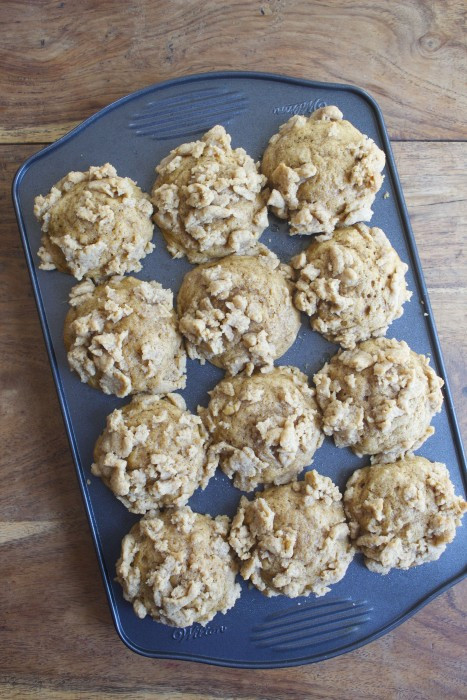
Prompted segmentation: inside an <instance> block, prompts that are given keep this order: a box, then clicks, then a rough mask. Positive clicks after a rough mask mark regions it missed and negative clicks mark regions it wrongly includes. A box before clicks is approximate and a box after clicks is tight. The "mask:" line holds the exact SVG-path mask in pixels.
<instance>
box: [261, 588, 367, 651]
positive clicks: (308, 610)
mask: <svg viewBox="0 0 467 700" xmlns="http://www.w3.org/2000/svg"><path fill="white" fill-rule="evenodd" d="M372 610H373V608H372V607H370V606H369V605H368V604H367V602H366V601H357V602H354V601H352V600H351V599H350V598H343V599H338V600H330V601H322V602H321V601H317V602H314V603H308V604H305V605H300V606H298V607H296V608H294V609H293V610H290V609H289V610H287V609H285V610H284V611H282V612H277V613H274V614H272V615H268V616H267V617H266V618H265V620H264V622H262V623H261V624H259V625H255V627H253V629H252V631H251V635H250V641H251V642H253V644H255V646H258V647H267V648H269V649H273V650H275V651H286V650H292V649H301V648H303V647H309V646H313V645H315V644H322V643H323V642H330V641H332V640H334V639H336V640H340V639H341V638H342V637H346V636H347V635H349V634H351V633H352V632H355V631H356V630H357V629H358V628H359V627H361V626H362V625H364V624H365V623H366V622H368V621H369V620H370V619H371V612H372Z"/></svg>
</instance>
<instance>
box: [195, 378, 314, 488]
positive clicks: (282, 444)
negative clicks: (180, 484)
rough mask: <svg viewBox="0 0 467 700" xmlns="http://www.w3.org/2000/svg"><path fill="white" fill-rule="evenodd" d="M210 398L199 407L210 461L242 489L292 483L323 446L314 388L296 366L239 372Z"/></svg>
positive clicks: (219, 386) (223, 381) (225, 381)
mask: <svg viewBox="0 0 467 700" xmlns="http://www.w3.org/2000/svg"><path fill="white" fill-rule="evenodd" d="M210 396H211V400H210V402H209V405H208V407H207V408H199V409H198V412H199V414H200V416H201V418H202V420H203V423H204V425H205V426H206V428H207V430H208V432H209V434H210V441H211V442H210V448H209V461H210V463H212V464H213V468H215V467H217V465H218V464H220V467H221V469H222V470H223V471H224V472H225V474H227V476H228V477H230V478H232V479H233V483H234V486H236V487H237V488H239V489H242V490H243V491H251V490H252V489H254V488H256V486H258V485H259V484H285V483H287V482H288V481H291V480H292V479H294V478H295V477H296V476H297V474H299V473H300V472H301V471H302V469H303V468H304V467H306V466H308V465H309V464H311V462H312V458H313V455H314V453H315V451H316V450H317V449H318V447H319V446H320V445H321V444H322V442H323V437H324V436H323V433H322V432H321V426H320V418H319V415H318V409H317V405H316V402H315V398H314V390H313V389H311V388H310V387H309V386H308V382H307V378H306V376H305V375H304V374H302V372H300V371H299V370H298V369H297V368H296V367H275V368H274V369H273V370H272V371H271V372H269V373H268V374H253V375H252V376H250V377H248V376H246V375H244V374H238V375H237V376H236V377H231V378H228V379H224V380H222V381H221V382H219V384H217V386H216V387H215V388H214V389H213V390H212V391H211V392H210Z"/></svg>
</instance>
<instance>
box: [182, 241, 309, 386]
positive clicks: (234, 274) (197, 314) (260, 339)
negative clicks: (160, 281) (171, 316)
mask: <svg viewBox="0 0 467 700" xmlns="http://www.w3.org/2000/svg"><path fill="white" fill-rule="evenodd" d="M263 252H264V251H263ZM289 271H290V270H289ZM291 292H292V285H291V283H290V281H289V280H288V279H286V275H285V273H284V269H283V266H281V265H280V263H279V259H278V258H277V257H276V256H275V255H274V254H273V253H270V252H269V253H268V254H259V255H255V256H245V255H230V256H228V257H226V258H222V259H221V260H219V261H215V262H210V263H205V264H204V265H199V266H198V267H196V268H195V269H194V270H191V271H190V272H188V274H187V275H185V279H184V280H183V283H182V286H181V288H180V291H179V293H178V299H177V309H178V314H179V318H180V326H179V327H180V331H181V332H182V333H183V335H184V336H185V339H186V346H187V352H188V355H189V357H192V358H198V359H200V360H201V362H204V361H205V360H209V362H212V364H214V365H216V366H217V367H222V368H223V369H226V370H227V372H228V373H229V374H237V373H238V372H240V371H242V370H246V372H247V373H249V374H251V373H252V371H253V369H254V368H255V367H258V368H260V369H261V370H263V371H268V370H269V369H271V367H272V364H273V362H274V360H275V359H276V358H278V357H280V356H281V355H283V354H284V353H285V351H286V350H288V348H289V347H290V346H291V345H292V343H293V342H294V341H295V338H296V337H297V333H298V331H299V328H300V314H299V313H298V311H297V310H296V309H295V307H294V306H293V303H292V293H291Z"/></svg>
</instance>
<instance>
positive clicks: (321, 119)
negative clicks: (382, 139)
mask: <svg viewBox="0 0 467 700" xmlns="http://www.w3.org/2000/svg"><path fill="white" fill-rule="evenodd" d="M385 160H386V159H385V155H384V153H383V151H381V150H380V149H379V148H378V147H377V146H376V144H375V143H374V141H372V140H371V139H370V138H368V136H365V135H364V134H362V133H360V131H358V129H356V128H355V127H354V126H352V124H351V123H350V122H348V121H346V120H345V119H343V115H342V112H341V111H340V110H339V109H338V108H337V107H334V106H331V107H322V108H321V109H318V110H316V111H315V112H313V113H312V114H311V115H310V116H309V117H304V116H300V115H297V116H293V117H291V118H290V119H289V121H288V122H286V123H285V124H283V125H282V126H281V127H280V129H279V133H278V134H275V135H274V136H273V137H272V138H271V139H270V141H269V145H268V147H267V148H266V151H265V152H264V155H263V160H262V162H261V170H262V172H263V174H264V175H266V177H267V179H268V185H269V187H270V194H269V198H268V201H267V204H268V206H270V207H271V209H272V211H273V212H274V214H276V216H278V217H280V218H281V219H288V220H289V223H290V234H291V235H294V234H297V233H305V234H310V233H320V234H322V237H323V238H329V237H330V236H331V234H332V232H333V231H334V229H335V228H336V227H338V226H350V225H351V224H355V223H357V222H358V221H369V220H370V219H371V217H372V215H373V212H372V210H371V206H372V204H373V201H374V198H375V195H376V193H377V192H378V190H379V189H380V187H381V185H382V183H383V176H382V175H381V171H382V170H383V168H384V165H385Z"/></svg>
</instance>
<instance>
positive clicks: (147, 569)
mask: <svg viewBox="0 0 467 700" xmlns="http://www.w3.org/2000/svg"><path fill="white" fill-rule="evenodd" d="M228 529H229V519H228V518H227V517H225V516H218V517H217V518H211V517H210V516H209V515H200V514H199V513H194V512H193V511H192V510H191V508H189V507H188V506H183V507H182V508H179V509H170V510H167V511H161V512H156V513H148V514H147V515H145V516H144V517H143V518H142V519H141V520H140V521H139V522H138V523H136V525H134V526H133V527H132V529H131V530H130V532H129V533H128V535H126V536H125V537H124V538H123V541H122V552H121V557H120V559H119V560H118V562H117V580H118V582H119V583H120V585H121V586H122V588H123V595H124V597H125V600H128V601H129V602H130V603H132V604H133V609H134V611H135V613H136V615H137V616H138V617H140V618H144V617H146V615H151V617H152V618H153V619H154V620H156V621H157V622H162V623H164V624H165V625H171V626H173V627H188V626H189V625H192V624H194V623H195V622H197V623H199V624H200V625H206V624H207V623H208V622H210V621H211V620H212V618H213V617H214V615H216V613H218V612H222V613H226V612H227V610H230V608H232V607H233V606H234V605H235V602H236V600H237V598H238V597H239V596H240V585H239V584H238V583H235V575H236V573H237V566H236V564H235V562H234V559H233V556H232V553H231V551H230V547H229V544H228V542H227V532H228Z"/></svg>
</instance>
